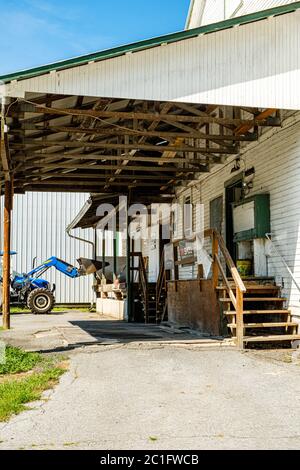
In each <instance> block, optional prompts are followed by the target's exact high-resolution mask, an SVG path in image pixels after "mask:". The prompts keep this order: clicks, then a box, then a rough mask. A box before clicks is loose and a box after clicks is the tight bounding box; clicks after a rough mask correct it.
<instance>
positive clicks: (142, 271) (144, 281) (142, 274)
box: [131, 252, 148, 323]
mask: <svg viewBox="0 0 300 470" xmlns="http://www.w3.org/2000/svg"><path fill="white" fill-rule="evenodd" d="M131 256H132V257H133V258H138V260H139V266H138V270H139V271H138V272H139V287H140V289H141V291H142V295H143V298H144V307H145V323H148V278H147V272H146V268H145V263H144V258H143V254H142V253H141V252H132V253H131Z"/></svg>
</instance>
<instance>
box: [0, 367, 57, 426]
mask: <svg viewBox="0 0 300 470" xmlns="http://www.w3.org/2000/svg"><path fill="white" fill-rule="evenodd" d="M63 373H64V371H63V369H60V368H59V367H53V368H50V369H48V370H45V371H44V372H41V373H34V374H32V375H31V376H29V377H26V378H23V379H21V380H9V381H7V382H4V383H0V421H6V420H7V419H8V418H10V416H12V415H13V414H18V413H20V412H21V411H24V410H26V409H28V407H26V405H25V404H26V403H29V402H32V401H35V400H39V399H40V398H41V395H42V392H43V391H44V390H47V389H48V388H50V387H52V386H53V385H55V384H56V383H57V382H58V379H59V377H60V376H61V375H62V374H63Z"/></svg>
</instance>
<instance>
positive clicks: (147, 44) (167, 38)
mask: <svg viewBox="0 0 300 470" xmlns="http://www.w3.org/2000/svg"><path fill="white" fill-rule="evenodd" d="M298 9H300V2H294V3H291V4H288V5H284V6H280V7H276V8H270V9H268V10H264V11H259V12H255V13H251V14H249V15H245V16H240V17H238V18H232V19H229V20H225V21H221V22H218V23H214V24H209V25H206V26H202V27H200V28H195V29H190V30H185V31H180V32H177V33H172V34H167V35H164V36H159V37H156V38H152V39H146V40H143V41H139V42H135V43H132V44H126V45H124V46H119V47H114V48H112V49H106V50H104V51H100V52H95V53H92V54H88V55H84V56H80V57H75V58H73V59H67V60H63V61H60V62H55V63H52V64H48V65H42V66H40V67H36V68H32V69H28V70H22V71H19V72H15V73H11V74H8V75H3V76H0V81H2V82H4V83H9V82H11V81H13V80H22V79H28V78H32V77H36V76H38V75H44V74H46V73H49V72H51V71H59V70H63V69H67V68H71V67H77V66H80V65H85V64H87V63H89V62H91V61H101V60H106V59H111V58H114V57H118V56H121V55H124V54H126V53H129V52H138V51H142V50H145V49H149V48H152V47H157V46H160V45H162V44H170V43H173V42H178V41H183V40H185V39H189V38H192V37H195V36H198V35H201V34H209V33H214V32H217V31H222V30H224V29H229V28H232V27H234V26H240V25H243V24H247V23H252V22H256V21H260V20H263V19H266V18H269V17H271V16H278V15H283V14H286V13H290V12H293V11H295V10H298Z"/></svg>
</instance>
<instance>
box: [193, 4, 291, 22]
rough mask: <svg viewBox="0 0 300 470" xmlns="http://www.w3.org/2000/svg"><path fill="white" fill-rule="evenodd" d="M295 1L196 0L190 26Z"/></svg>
mask: <svg viewBox="0 0 300 470" xmlns="http://www.w3.org/2000/svg"><path fill="white" fill-rule="evenodd" d="M290 3H294V0H206V1H205V0H195V1H194V5H193V9H192V11H191V15H190V18H189V23H188V25H187V26H188V28H189V29H192V28H197V27H199V26H205V25H207V24H212V23H216V22H218V21H223V20H227V19H229V18H234V17H238V16H243V15H247V14H249V13H255V12H257V11H263V10H267V9H269V8H274V7H279V6H283V5H288V4H290Z"/></svg>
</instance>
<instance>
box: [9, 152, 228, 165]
mask: <svg viewBox="0 0 300 470" xmlns="http://www.w3.org/2000/svg"><path fill="white" fill-rule="evenodd" d="M54 158H55V159H56V160H60V159H62V158H64V159H68V160H70V162H71V161H72V160H81V161H83V160H91V161H94V162H97V161H118V162H121V161H123V160H124V159H125V158H126V160H127V161H128V162H148V163H161V162H163V163H168V162H170V159H169V158H164V157H146V156H144V155H139V154H135V155H134V156H131V155H126V156H124V155H98V154H92V153H91V154H80V153H76V154H75V153H74V154H70V153H49V154H46V153H39V154H37V153H26V154H24V155H19V156H16V157H15V158H14V161H16V162H24V163H25V162H26V163H27V162H29V161H31V162H32V161H36V162H38V163H47V162H48V161H49V160H50V161H51V160H53V159H54ZM209 160H210V161H212V162H215V163H221V158H220V157H219V156H214V155H210V156H209ZM204 161H206V160H205V158H204V159H203V160H202V159H200V158H197V159H196V158H187V157H176V158H173V159H172V163H180V164H181V163H192V164H193V163H203V162H204Z"/></svg>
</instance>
